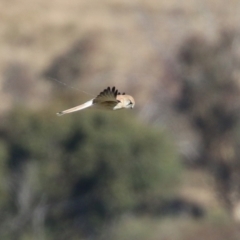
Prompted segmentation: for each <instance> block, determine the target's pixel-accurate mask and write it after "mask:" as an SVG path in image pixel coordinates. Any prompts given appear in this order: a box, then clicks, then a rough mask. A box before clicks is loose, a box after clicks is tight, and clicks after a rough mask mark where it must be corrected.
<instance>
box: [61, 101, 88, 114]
mask: <svg viewBox="0 0 240 240" xmlns="http://www.w3.org/2000/svg"><path fill="white" fill-rule="evenodd" d="M92 105H93V99H92V100H90V101H88V102H85V103H83V104H81V105H78V106H76V107H73V108H70V109H67V110H64V111H62V112H58V113H57V115H58V116H62V115H64V114H66V113H72V112H76V111H80V110H83V109H85V108H89V107H91V106H92Z"/></svg>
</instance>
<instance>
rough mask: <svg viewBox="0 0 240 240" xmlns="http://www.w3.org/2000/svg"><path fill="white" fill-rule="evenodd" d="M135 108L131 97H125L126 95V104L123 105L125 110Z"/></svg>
mask: <svg viewBox="0 0 240 240" xmlns="http://www.w3.org/2000/svg"><path fill="white" fill-rule="evenodd" d="M134 106H135V100H134V98H133V97H132V96H129V95H128V96H127V95H126V104H125V107H126V108H134Z"/></svg>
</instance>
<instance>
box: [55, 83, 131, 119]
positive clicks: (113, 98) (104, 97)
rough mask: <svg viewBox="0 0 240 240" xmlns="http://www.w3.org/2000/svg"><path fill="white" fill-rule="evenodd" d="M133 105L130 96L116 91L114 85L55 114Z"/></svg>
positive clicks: (123, 107) (112, 108)
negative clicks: (94, 96)
mask: <svg viewBox="0 0 240 240" xmlns="http://www.w3.org/2000/svg"><path fill="white" fill-rule="evenodd" d="M134 105H135V101H134V99H133V97H132V96H130V95H125V93H120V92H118V90H117V89H116V88H115V87H113V88H112V89H111V88H110V87H108V88H106V89H105V90H103V91H102V92H101V93H100V94H99V95H98V96H97V97H96V98H93V99H91V100H89V101H88V102H85V103H83V104H81V105H79V106H76V107H73V108H70V109H67V110H64V111H62V112H58V113H57V115H58V116H62V115H63V114H67V113H72V112H76V111H80V110H83V109H86V108H98V109H108V110H119V109H127V108H133V107H134Z"/></svg>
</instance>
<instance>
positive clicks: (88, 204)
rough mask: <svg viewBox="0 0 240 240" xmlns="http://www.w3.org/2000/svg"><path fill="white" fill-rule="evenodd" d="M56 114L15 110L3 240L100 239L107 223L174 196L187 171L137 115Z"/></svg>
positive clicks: (9, 132) (8, 137) (5, 168)
mask: <svg viewBox="0 0 240 240" xmlns="http://www.w3.org/2000/svg"><path fill="white" fill-rule="evenodd" d="M54 112H55V111H54V110H53V109H49V110H44V111H40V112H29V111H27V110H24V109H14V110H13V111H12V112H11V113H10V114H9V115H8V116H7V117H6V118H4V119H3V121H2V122H1V125H0V137H1V141H0V143H1V144H0V147H1V149H2V150H3V151H1V168H0V171H1V172H2V174H1V176H0V177H1V186H0V187H1V188H0V191H1V193H2V194H1V195H0V203H1V205H0V206H1V211H2V212H3V213H6V214H7V216H8V217H7V219H6V218H4V217H2V216H1V218H0V220H1V222H2V223H1V225H2V226H3V227H2V228H3V229H1V233H2V236H3V235H4V234H5V231H6V232H8V234H10V233H12V234H13V235H14V234H17V235H21V233H23V232H24V233H26V232H29V234H31V233H32V234H35V235H36V234H39V235H41V234H44V232H45V231H46V232H48V233H51V234H50V235H52V236H53V239H56V238H57V239H67V238H68V237H71V238H72V237H73V236H74V235H76V236H80V235H81V234H83V233H84V234H87V233H93V232H94V229H95V227H97V226H98V227H99V226H101V225H102V224H103V223H104V222H105V221H106V220H107V219H108V221H110V220H111V219H113V218H114V217H115V216H116V215H119V214H121V213H125V212H128V211H133V210H134V209H135V208H136V207H138V206H139V205H141V203H142V202H145V203H146V202H148V203H149V204H151V203H152V202H154V201H156V200H158V201H160V200H161V199H163V198H166V197H168V196H170V195H171V194H172V192H173V190H174V189H175V187H176V186H177V181H178V180H179V173H180V169H181V167H180V164H179V162H178V161H177V156H176V152H175V151H174V147H173V146H172V145H171V141H170V139H169V138H168V137H167V135H166V134H165V133H164V132H161V131H159V130H157V129H155V128H153V127H147V126H146V125H144V124H143V123H139V122H138V121H137V120H136V119H135V118H134V116H133V115H131V113H130V112H127V113H125V114H124V112H121V113H120V112H107V113H102V112H91V111H89V112H88V111H86V112H85V113H79V114H75V115H74V114H72V115H68V116H64V117H61V118H58V117H56V116H55V114H54ZM4 174H8V176H9V179H8V181H9V182H10V184H8V185H4V181H2V180H4V179H5V175H4ZM29 226H32V227H29ZM63 227H64V228H65V229H66V231H64V235H62V233H61V229H62V228H63ZM67 229H69V231H67ZM98 230H99V229H98ZM79 234H80V235H79ZM13 235H11V234H10V235H9V239H11V237H12V236H13ZM4 236H5V239H8V238H7V236H6V235H4ZM49 239H50V238H49ZM72 239H74V238H72Z"/></svg>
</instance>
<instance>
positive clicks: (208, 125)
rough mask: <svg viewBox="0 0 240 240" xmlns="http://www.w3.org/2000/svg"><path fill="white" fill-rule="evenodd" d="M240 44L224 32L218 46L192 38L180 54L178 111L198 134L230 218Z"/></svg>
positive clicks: (236, 188)
mask: <svg viewBox="0 0 240 240" xmlns="http://www.w3.org/2000/svg"><path fill="white" fill-rule="evenodd" d="M237 43H239V36H238V34H237V33H234V32H228V31H225V32H223V33H222V35H221V36H220V37H219V39H218V41H217V42H216V43H214V44H213V43H209V42H207V41H205V40H203V39H200V38H196V37H195V38H191V39H189V41H187V42H186V43H185V44H184V46H183V47H182V48H181V50H180V53H179V62H180V64H179V69H180V72H181V75H180V77H179V78H180V79H181V81H182V92H181V96H180V99H179V101H178V109H180V111H182V112H184V113H186V114H187V116H188V118H189V120H190V121H191V123H192V124H193V126H194V127H195V129H196V130H197V131H198V133H199V134H200V136H201V139H202V149H201V152H200V154H199V163H201V164H202V165H203V166H205V167H207V169H208V170H209V171H210V173H211V175H213V176H214V179H215V182H216V191H217V193H219V196H220V199H221V201H222V202H223V203H224V206H225V208H226V209H228V210H229V212H230V213H231V214H232V216H234V214H235V213H236V212H235V210H236V209H235V207H236V205H235V204H238V202H239V199H240V184H239V183H240V177H239V176H240V166H239V136H238V134H237V133H238V129H239V122H240V121H239V110H240V97H239V96H240V89H239V76H240V72H239V67H240V56H239V52H238V51H237V50H238V49H239V45H238V44H237ZM234 217H237V218H239V216H234Z"/></svg>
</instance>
